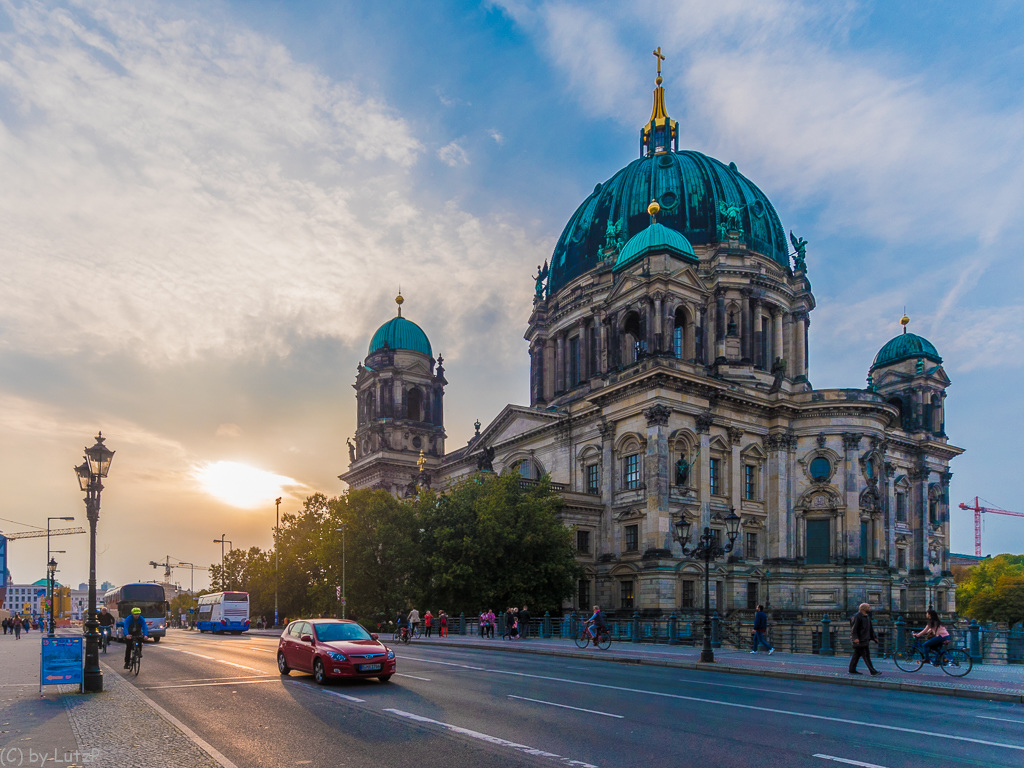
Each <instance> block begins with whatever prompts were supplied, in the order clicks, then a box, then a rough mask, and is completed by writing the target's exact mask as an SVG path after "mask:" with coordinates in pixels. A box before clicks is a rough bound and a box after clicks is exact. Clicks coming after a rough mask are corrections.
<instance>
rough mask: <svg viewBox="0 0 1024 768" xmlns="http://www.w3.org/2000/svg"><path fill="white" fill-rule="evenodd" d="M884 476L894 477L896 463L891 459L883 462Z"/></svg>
mask: <svg viewBox="0 0 1024 768" xmlns="http://www.w3.org/2000/svg"><path fill="white" fill-rule="evenodd" d="M885 476H886V477H888V478H890V479H891V478H893V477H896V465H895V464H893V463H892V462H891V461H887V462H885Z"/></svg>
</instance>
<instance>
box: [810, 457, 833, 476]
mask: <svg viewBox="0 0 1024 768" xmlns="http://www.w3.org/2000/svg"><path fill="white" fill-rule="evenodd" d="M831 474H832V462H831V461H829V460H828V459H826V458H825V457H824V456H818V457H817V458H816V459H813V460H812V461H811V478H812V479H814V480H818V481H822V480H828V478H829V475H831Z"/></svg>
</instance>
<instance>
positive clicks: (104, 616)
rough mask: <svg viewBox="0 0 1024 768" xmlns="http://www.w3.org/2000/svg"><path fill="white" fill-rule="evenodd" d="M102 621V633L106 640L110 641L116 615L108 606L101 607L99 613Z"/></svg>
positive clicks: (100, 621)
mask: <svg viewBox="0 0 1024 768" xmlns="http://www.w3.org/2000/svg"><path fill="white" fill-rule="evenodd" d="M98 620H99V623H100V634H102V635H103V639H104V642H107V643H109V642H110V633H111V632H113V631H114V617H113V616H111V615H110V611H108V610H107V608H106V606H104V607H103V608H100V615H99V619H98Z"/></svg>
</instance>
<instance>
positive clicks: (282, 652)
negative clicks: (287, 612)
mask: <svg viewBox="0 0 1024 768" xmlns="http://www.w3.org/2000/svg"><path fill="white" fill-rule="evenodd" d="M277 668H278V670H280V672H281V674H282V675H287V674H288V673H289V672H290V671H292V670H293V669H294V670H296V671H298V672H312V673H313V677H314V678H315V679H316V681H317V682H318V683H320V684H321V685H323V684H324V683H326V682H327V681H328V680H330V679H332V678H356V677H376V678H377V679H378V680H380V681H381V682H382V683H386V682H387V681H388V680H390V679H391V676H392V675H393V674H395V652H394V651H392V650H391V649H390V648H388V647H387V646H386V645H384V643H382V642H380V641H379V640H378V639H377V634H376V633H374V634H372V635H371V634H370V633H369V632H367V631H366V630H365V629H363V628H362V626H360V625H359V624H357V623H356V622H354V621H345V620H344V619H302V620H299V621H293V622H291V623H289V624H288V626H287V627H285V629H284V632H282V633H281V640H280V642H279V643H278V645H277Z"/></svg>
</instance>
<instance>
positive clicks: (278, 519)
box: [274, 496, 281, 629]
mask: <svg viewBox="0 0 1024 768" xmlns="http://www.w3.org/2000/svg"><path fill="white" fill-rule="evenodd" d="M274 507H275V508H276V511H275V513H274V628H275V629H276V628H277V588H278V582H279V579H278V569H279V567H280V563H281V560H280V556H279V554H278V551H277V537H278V534H279V533H280V532H281V497H280V496H278V497H277V498H276V499H274Z"/></svg>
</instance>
